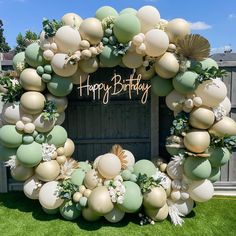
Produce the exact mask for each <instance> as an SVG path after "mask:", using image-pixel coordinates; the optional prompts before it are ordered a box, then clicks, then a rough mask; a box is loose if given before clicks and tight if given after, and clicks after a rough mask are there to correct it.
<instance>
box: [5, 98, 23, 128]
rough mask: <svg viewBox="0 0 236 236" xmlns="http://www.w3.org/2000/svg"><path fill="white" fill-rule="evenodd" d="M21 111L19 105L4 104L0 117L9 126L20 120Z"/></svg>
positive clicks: (16, 103)
mask: <svg viewBox="0 0 236 236" xmlns="http://www.w3.org/2000/svg"><path fill="white" fill-rule="evenodd" d="M22 115H23V114H22V110H21V109H20V104H19V103H18V102H15V103H9V102H7V103H5V104H4V105H3V109H2V112H1V116H2V118H3V120H4V121H6V122H7V123H9V124H16V122H17V121H19V120H21V118H22Z"/></svg>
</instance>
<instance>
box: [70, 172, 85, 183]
mask: <svg viewBox="0 0 236 236" xmlns="http://www.w3.org/2000/svg"><path fill="white" fill-rule="evenodd" d="M84 177H85V172H84V171H83V170H82V169H77V170H74V171H73V173H72V175H71V182H72V183H73V184H75V185H77V186H80V185H82V184H83V181H84Z"/></svg>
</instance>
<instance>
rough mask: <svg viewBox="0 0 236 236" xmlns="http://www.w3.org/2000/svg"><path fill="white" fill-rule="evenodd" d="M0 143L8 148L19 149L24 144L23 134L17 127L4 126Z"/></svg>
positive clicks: (1, 130)
mask: <svg viewBox="0 0 236 236" xmlns="http://www.w3.org/2000/svg"><path fill="white" fill-rule="evenodd" d="M0 143H1V144H2V145H4V146H6V147H8V148H17V147H19V146H20V145H21V144H22V134H21V133H20V132H18V131H17V130H16V128H15V125H4V126H3V127H2V128H1V129H0Z"/></svg>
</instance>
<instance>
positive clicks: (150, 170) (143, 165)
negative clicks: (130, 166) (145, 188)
mask: <svg viewBox="0 0 236 236" xmlns="http://www.w3.org/2000/svg"><path fill="white" fill-rule="evenodd" d="M156 171H157V169H156V167H155V165H154V164H153V163H152V162H151V161H149V160H140V161H137V162H136V163H135V164H134V174H136V175H137V176H138V175H139V174H146V175H147V176H148V177H151V176H152V175H154V174H155V173H156Z"/></svg>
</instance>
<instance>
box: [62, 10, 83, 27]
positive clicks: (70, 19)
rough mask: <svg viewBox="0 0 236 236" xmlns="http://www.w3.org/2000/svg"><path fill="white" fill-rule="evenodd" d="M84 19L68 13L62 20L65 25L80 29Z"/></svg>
mask: <svg viewBox="0 0 236 236" xmlns="http://www.w3.org/2000/svg"><path fill="white" fill-rule="evenodd" d="M82 21H83V19H82V18H81V17H80V16H79V15H77V14H75V13H67V14H65V15H64V16H63V17H62V18H61V22H62V23H63V25H69V26H71V27H72V28H76V29H79V26H80V24H81V22H82Z"/></svg>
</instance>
